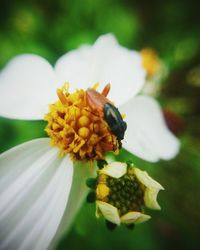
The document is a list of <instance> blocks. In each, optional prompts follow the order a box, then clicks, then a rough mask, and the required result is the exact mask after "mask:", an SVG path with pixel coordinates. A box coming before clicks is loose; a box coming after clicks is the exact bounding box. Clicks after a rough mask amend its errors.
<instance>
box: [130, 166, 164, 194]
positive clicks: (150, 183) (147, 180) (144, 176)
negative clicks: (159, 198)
mask: <svg viewBox="0 0 200 250" xmlns="http://www.w3.org/2000/svg"><path fill="white" fill-rule="evenodd" d="M134 172H135V175H136V176H137V178H138V180H139V181H140V182H141V183H142V184H143V185H144V186H146V187H147V188H155V189H158V190H164V187H163V186H161V185H160V183H158V182H157V181H155V180H154V179H152V178H151V177H150V176H149V175H148V173H147V172H146V171H142V170H140V169H139V168H134Z"/></svg>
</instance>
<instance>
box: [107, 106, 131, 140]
mask: <svg viewBox="0 0 200 250" xmlns="http://www.w3.org/2000/svg"><path fill="white" fill-rule="evenodd" d="M103 111H104V119H105V120H106V122H107V123H108V126H109V127H110V130H111V131H112V132H113V134H114V135H116V137H117V139H118V140H119V141H121V140H123V139H124V133H125V131H126V128H127V124H126V122H125V121H123V119H122V116H121V114H120V112H119V110H118V109H117V108H116V107H115V106H114V105H112V104H111V103H106V104H105V105H104V108H103Z"/></svg>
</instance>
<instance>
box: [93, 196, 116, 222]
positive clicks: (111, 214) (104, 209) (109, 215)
mask: <svg viewBox="0 0 200 250" xmlns="http://www.w3.org/2000/svg"><path fill="white" fill-rule="evenodd" d="M97 206H98V208H99V210H100V211H101V213H102V214H103V216H104V218H105V219H106V220H108V221H110V222H112V223H114V224H117V225H119V224H120V218H119V213H118V210H117V208H116V207H114V206H112V205H110V204H108V203H106V202H103V201H97Z"/></svg>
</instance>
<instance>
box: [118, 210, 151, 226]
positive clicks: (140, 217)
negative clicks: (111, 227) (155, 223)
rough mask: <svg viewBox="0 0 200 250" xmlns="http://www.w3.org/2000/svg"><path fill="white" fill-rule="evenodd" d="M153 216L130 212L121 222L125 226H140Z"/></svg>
mask: <svg viewBox="0 0 200 250" xmlns="http://www.w3.org/2000/svg"><path fill="white" fill-rule="evenodd" d="M150 218H151V216H149V215H147V214H142V213H140V212H129V213H127V214H125V215H123V216H122V217H121V222H122V223H124V224H132V223H134V224H139V223H142V222H145V221H147V220H149V219H150Z"/></svg>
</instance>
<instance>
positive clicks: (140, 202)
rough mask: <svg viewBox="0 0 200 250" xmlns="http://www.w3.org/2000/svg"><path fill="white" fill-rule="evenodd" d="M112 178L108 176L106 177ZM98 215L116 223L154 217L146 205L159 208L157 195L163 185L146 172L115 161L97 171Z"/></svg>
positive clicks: (141, 220) (136, 222)
mask: <svg viewBox="0 0 200 250" xmlns="http://www.w3.org/2000/svg"><path fill="white" fill-rule="evenodd" d="M108 176H109V177H111V178H110V179H108V178H107V177H108ZM97 183H98V184H97V188H96V196H97V201H96V207H97V211H96V215H97V217H99V216H100V215H103V216H104V218H105V219H106V220H108V221H110V222H112V223H114V224H116V225H120V224H121V223H122V224H132V223H134V224H138V223H142V222H144V221H146V220H148V219H150V218H151V217H150V216H149V215H147V214H144V212H143V207H144V206H146V207H148V208H151V209H157V210H159V209H160V206H159V204H158V202H157V194H158V192H159V191H160V190H163V189H164V188H163V187H162V186H161V185H160V184H159V183H158V182H156V181H155V180H153V179H152V178H151V177H150V176H149V175H148V174H147V172H145V171H142V170H140V169H138V168H136V167H132V166H127V164H125V163H121V162H112V163H109V164H108V165H107V166H105V167H104V168H103V169H101V170H99V172H98V181H97Z"/></svg>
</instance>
